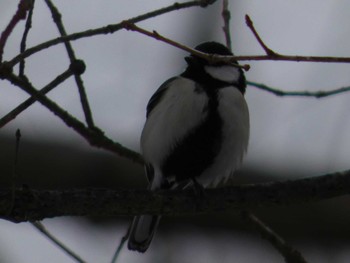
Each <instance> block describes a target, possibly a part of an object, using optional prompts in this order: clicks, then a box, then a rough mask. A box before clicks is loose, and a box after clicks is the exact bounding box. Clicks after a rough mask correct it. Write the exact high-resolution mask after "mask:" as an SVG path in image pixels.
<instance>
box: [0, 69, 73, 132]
mask: <svg viewBox="0 0 350 263" xmlns="http://www.w3.org/2000/svg"><path fill="white" fill-rule="evenodd" d="M72 75H73V71H72V70H71V68H69V69H67V70H66V71H65V72H63V73H62V74H60V75H58V76H57V77H56V78H55V79H54V80H53V81H51V82H50V83H49V84H47V85H46V86H45V87H44V88H42V89H41V90H40V91H39V92H40V93H42V94H46V93H48V92H50V91H51V90H52V89H54V88H55V87H57V86H58V85H59V84H61V83H63V82H64V81H65V80H66V79H68V78H69V77H71V76H72ZM35 101H36V99H35V98H34V97H33V96H32V97H30V98H29V99H27V100H25V101H24V102H22V103H21V104H20V105H18V106H17V107H16V108H14V109H13V110H12V111H10V112H9V113H7V114H6V115H5V116H4V117H2V118H1V119H0V129H1V128H2V127H4V126H5V125H6V124H8V123H9V122H10V121H12V120H14V119H15V118H16V117H17V116H18V115H19V114H21V113H22V112H23V111H24V110H26V109H27V108H28V107H30V106H31V105H32V104H33V103H34V102H35Z"/></svg>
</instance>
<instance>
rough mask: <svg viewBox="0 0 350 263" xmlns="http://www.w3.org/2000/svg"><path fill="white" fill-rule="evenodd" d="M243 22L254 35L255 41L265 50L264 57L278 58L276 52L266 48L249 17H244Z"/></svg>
mask: <svg viewBox="0 0 350 263" xmlns="http://www.w3.org/2000/svg"><path fill="white" fill-rule="evenodd" d="M245 21H246V24H247V26H248V27H249V28H250V30H251V31H252V32H253V34H254V36H255V38H256V40H257V41H258V42H259V44H260V46H261V47H262V48H263V49H264V50H265V53H266V55H268V56H271V57H273V56H278V54H277V53H276V52H274V51H273V50H271V49H270V48H269V47H268V46H266V45H265V43H264V41H262V39H261V37H260V36H259V34H258V32H257V31H256V30H255V27H254V24H253V21H252V20H251V19H250V17H249V16H248V15H245Z"/></svg>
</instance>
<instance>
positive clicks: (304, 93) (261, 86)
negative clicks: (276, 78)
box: [247, 81, 350, 99]
mask: <svg viewBox="0 0 350 263" xmlns="http://www.w3.org/2000/svg"><path fill="white" fill-rule="evenodd" d="M247 84H248V85H250V86H254V87H256V88H258V89H261V90H265V91H268V92H271V93H273V94H275V95H276V96H281V97H282V96H294V97H314V98H317V99H319V98H324V97H328V96H332V95H336V94H340V93H344V92H348V91H350V87H349V86H348V87H341V88H338V89H333V90H329V91H323V90H320V91H314V92H311V91H284V90H280V89H275V88H272V87H269V86H267V85H265V84H262V83H257V82H253V81H247Z"/></svg>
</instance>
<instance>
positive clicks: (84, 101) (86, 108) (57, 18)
mask: <svg viewBox="0 0 350 263" xmlns="http://www.w3.org/2000/svg"><path fill="white" fill-rule="evenodd" d="M45 2H46V5H47V6H48V7H49V9H50V11H51V14H52V19H53V21H54V22H55V24H56V26H57V28H58V31H59V32H60V34H61V36H62V37H64V36H66V35H67V33H66V29H65V28H64V25H63V22H62V19H61V17H62V15H61V13H60V12H59V11H58V9H57V8H56V6H55V5H54V4H53V3H52V2H51V1H50V0H45ZM64 45H65V47H66V50H67V54H68V57H69V60H70V62H71V63H73V61H76V60H77V58H76V56H75V52H74V49H73V47H72V45H71V44H70V42H69V41H67V42H64ZM74 78H75V83H76V84H77V87H78V91H79V96H80V102H81V106H82V108H83V112H84V116H85V121H86V123H87V126H88V127H89V128H90V129H97V128H96V126H95V124H94V120H93V118H92V113H91V109H90V105H89V100H88V97H87V95H86V91H85V87H84V83H83V80H82V78H81V74H74Z"/></svg>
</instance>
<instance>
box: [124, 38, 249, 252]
mask: <svg viewBox="0 0 350 263" xmlns="http://www.w3.org/2000/svg"><path fill="white" fill-rule="evenodd" d="M195 49H196V50H199V51H201V52H204V53H209V54H218V55H231V56H232V55H233V54H232V53H231V52H230V50H229V49H227V48H226V47H225V46H223V45H222V44H219V43H216V42H205V43H203V44H200V45H198V46H197V47H196V48H195ZM185 60H186V62H187V68H186V70H185V71H184V72H183V73H182V74H181V75H179V76H176V77H173V78H170V79H169V80H167V81H165V82H164V83H163V84H162V85H161V86H160V87H159V88H158V90H157V91H156V92H155V93H154V94H153V96H152V97H151V99H150V101H149V102H148V105H147V115H146V116H147V120H146V123H145V126H144V128H143V131H142V135H141V150H142V154H143V157H144V160H145V163H146V164H145V170H146V174H147V178H148V180H149V189H150V190H157V189H175V188H184V187H187V186H188V185H191V183H195V184H199V185H201V186H203V187H208V186H216V185H217V184H218V183H219V182H221V181H223V180H226V179H227V178H228V177H229V176H230V175H232V173H233V172H234V171H235V170H237V169H238V168H239V167H240V165H241V163H242V158H243V156H244V154H245V152H246V150H247V146H248V139H249V112H248V106H247V104H246V101H245V99H244V93H245V88H246V81H245V77H244V74H243V71H242V69H241V68H239V67H237V65H236V66H235V65H229V64H225V63H222V62H219V63H214V64H212V63H209V62H208V61H207V60H206V59H203V58H200V57H197V56H194V55H190V56H188V57H185ZM159 220H160V216H153V215H142V216H137V217H135V219H134V221H133V223H132V226H131V231H130V236H129V242H128V248H129V249H131V250H137V251H139V252H145V251H146V250H147V249H148V247H149V245H150V243H151V241H152V237H153V235H154V233H155V230H156V227H157V225H158V223H159Z"/></svg>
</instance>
